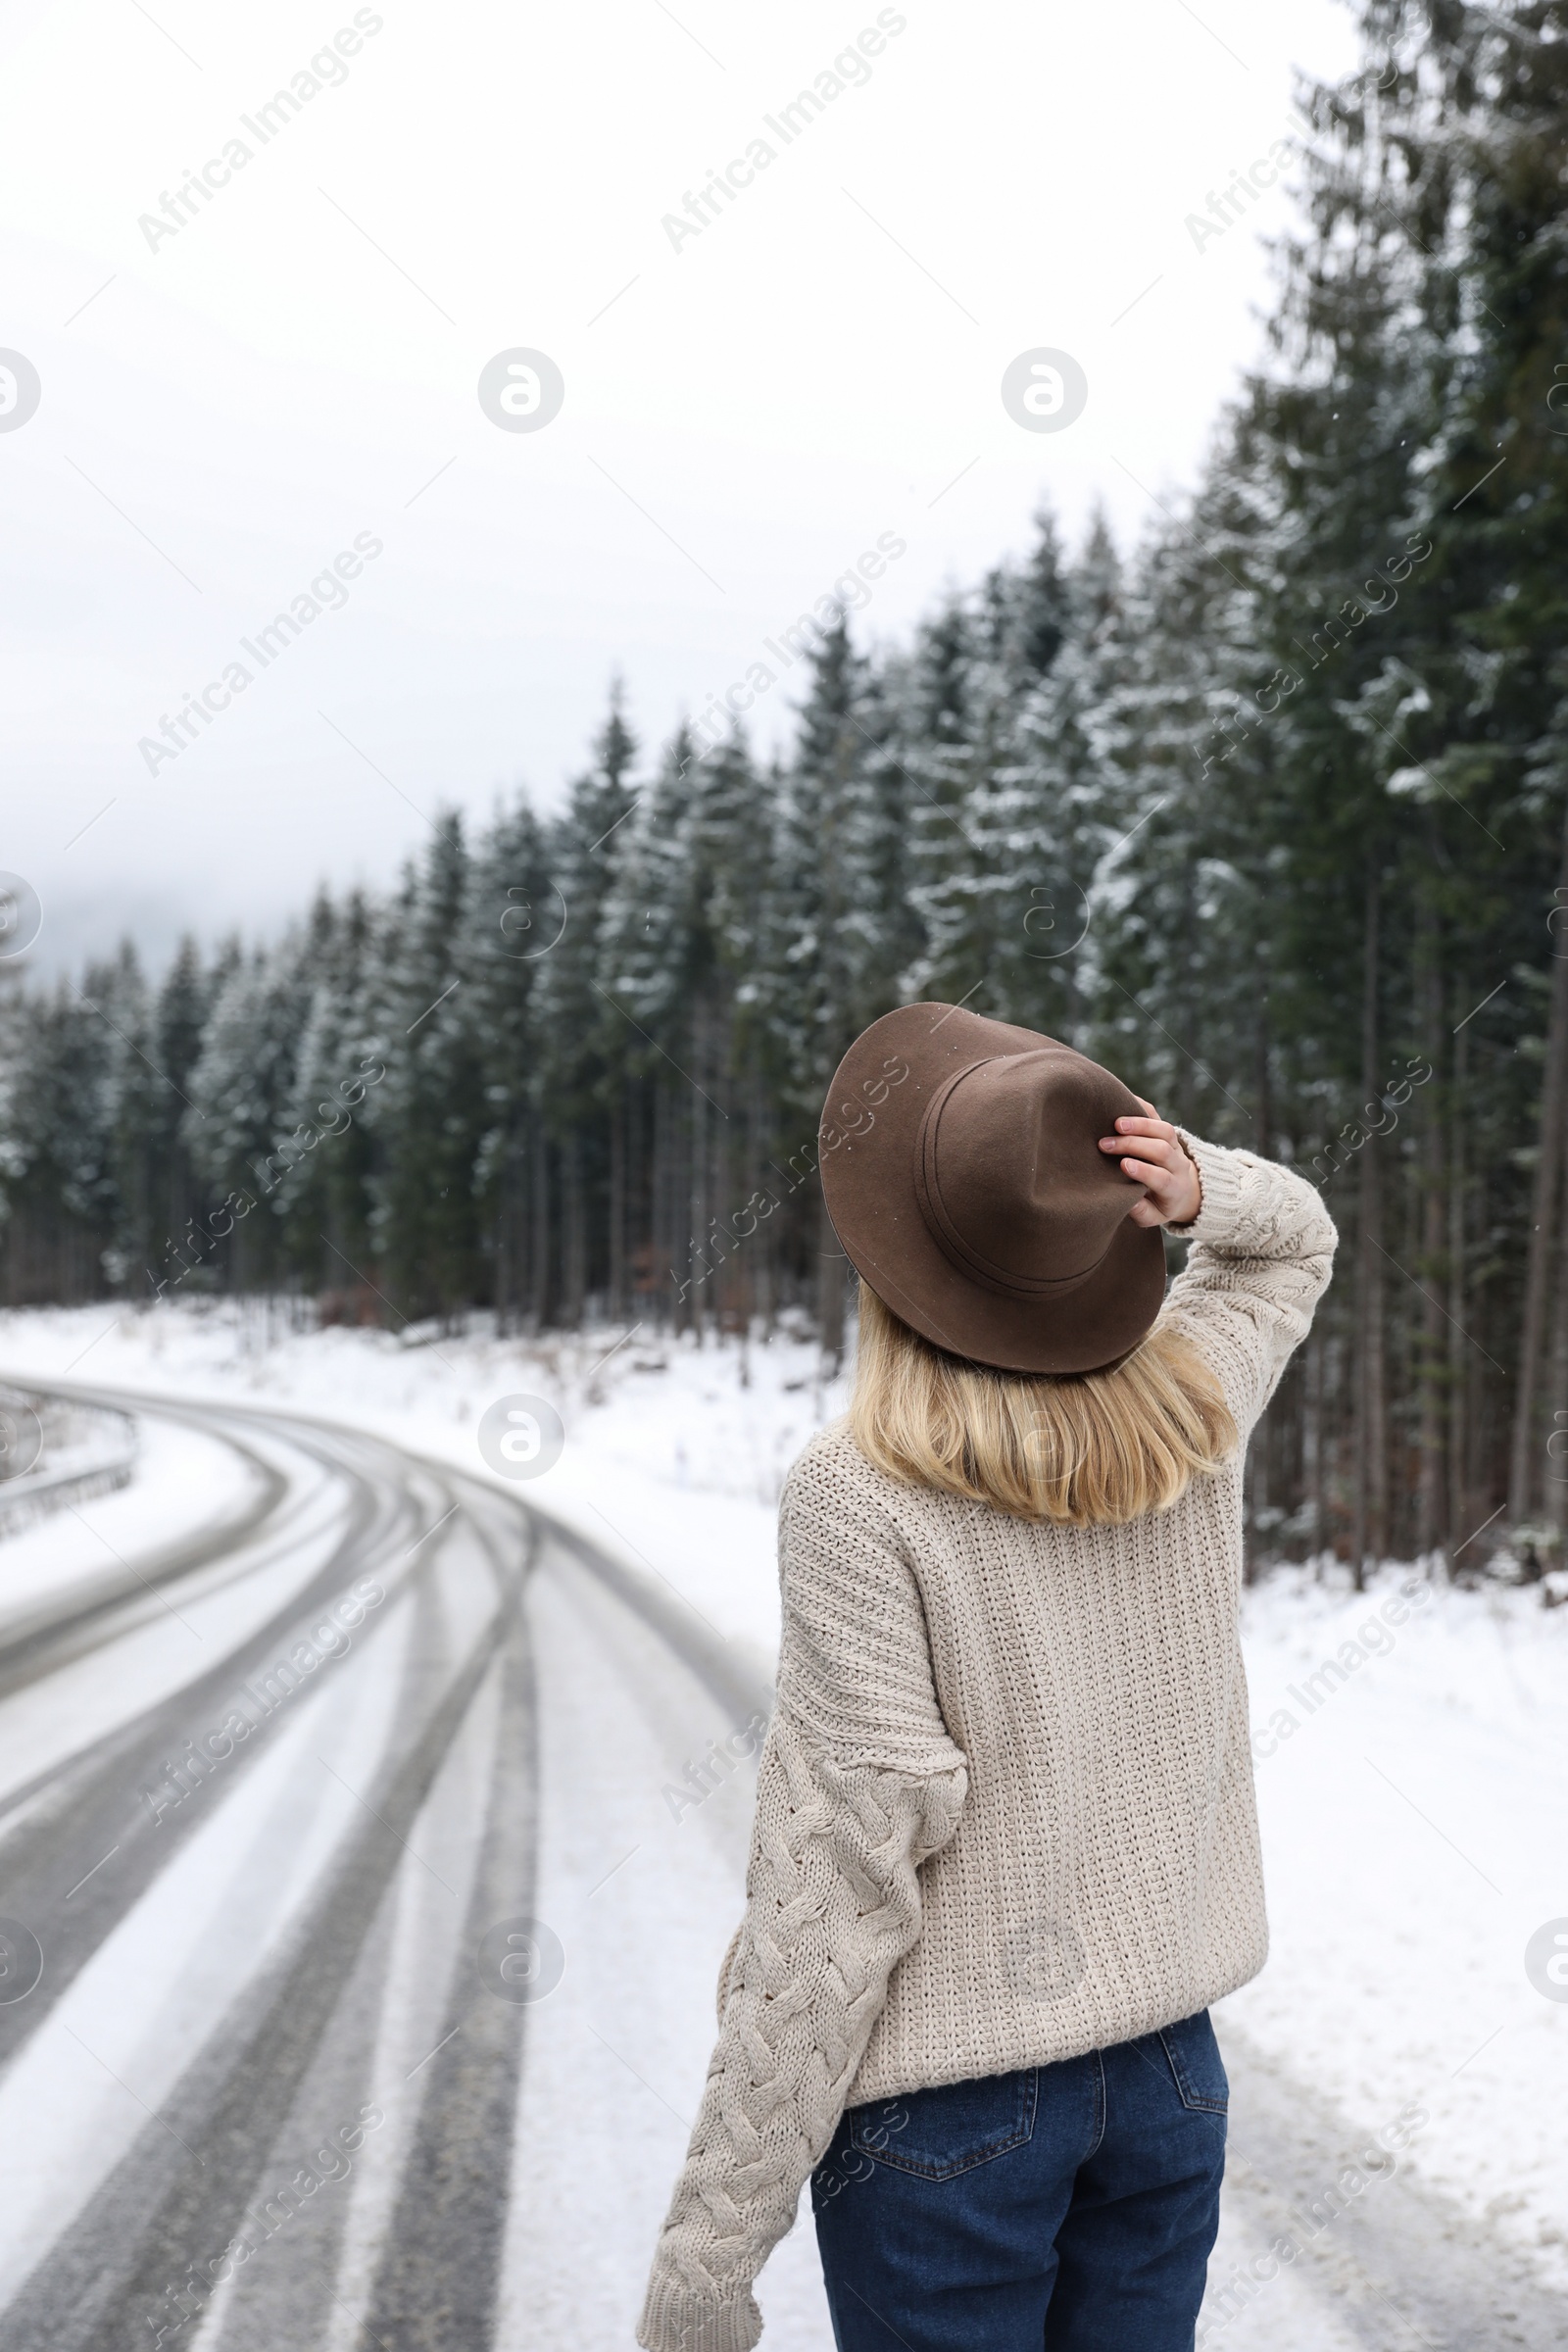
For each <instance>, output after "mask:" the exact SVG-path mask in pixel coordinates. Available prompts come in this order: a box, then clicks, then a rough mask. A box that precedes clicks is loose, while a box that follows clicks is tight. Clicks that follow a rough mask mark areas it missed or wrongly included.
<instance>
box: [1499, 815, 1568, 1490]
mask: <svg viewBox="0 0 1568 2352" xmlns="http://www.w3.org/2000/svg"><path fill="white" fill-rule="evenodd" d="M1557 889H1558V894H1559V895H1558V899H1557V904H1558V906H1562V905H1563V904H1564V901H1565V899H1568V807H1565V809H1564V816H1563V847H1562V872H1561V874H1560V876H1559V878H1558V884H1557ZM1554 944H1555V943H1554ZM1565 1103H1568V940H1565V941H1564V942H1563V953H1561V954H1559V955H1558V956H1556V958H1555V960H1554V962H1553V964H1552V967H1551V1006H1550V1010H1549V1011H1548V1013H1547V1016H1546V1066H1545V1069H1544V1073H1543V1076H1542V1082H1541V1130H1540V1139H1539V1145H1538V1149H1537V1152H1536V1174H1535V1182H1534V1185H1533V1186H1532V1188H1531V1201H1530V1252H1529V1257H1528V1260H1527V1262H1526V1267H1525V1296H1524V1309H1523V1313H1522V1316H1521V1320H1520V1332H1519V1377H1518V1381H1517V1384H1516V1386H1515V1389H1514V1409H1513V1444H1512V1447H1511V1452H1510V1465H1509V1476H1508V1517H1509V1520H1510V1522H1511V1523H1512V1525H1513V1526H1515V1527H1522V1526H1523V1525H1524V1524H1525V1522H1526V1521H1527V1520H1528V1519H1529V1517H1530V1514H1531V1510H1532V1508H1533V1507H1534V1504H1535V1499H1536V1495H1537V1494H1538V1493H1539V1491H1540V1486H1539V1480H1538V1477H1537V1466H1536V1437H1537V1430H1536V1415H1537V1406H1538V1403H1539V1401H1540V1375H1541V1345H1542V1340H1543V1338H1544V1334H1545V1327H1546V1309H1547V1299H1548V1291H1549V1288H1550V1283H1551V1259H1552V1248H1553V1238H1554V1237H1553V1234H1552V1218H1551V1210H1552V1204H1553V1202H1554V1201H1556V1198H1557V1183H1558V1176H1559V1172H1560V1170H1561V1166H1562V1143H1563V1112H1564V1106H1565Z"/></svg>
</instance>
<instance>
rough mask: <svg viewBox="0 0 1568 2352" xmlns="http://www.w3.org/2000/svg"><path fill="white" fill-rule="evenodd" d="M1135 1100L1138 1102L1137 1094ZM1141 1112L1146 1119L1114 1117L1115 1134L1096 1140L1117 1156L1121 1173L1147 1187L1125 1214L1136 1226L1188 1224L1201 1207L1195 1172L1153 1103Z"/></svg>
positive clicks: (1167, 1122) (1101, 1146)
mask: <svg viewBox="0 0 1568 2352" xmlns="http://www.w3.org/2000/svg"><path fill="white" fill-rule="evenodd" d="M1138 1100H1139V1102H1140V1103H1143V1101H1144V1099H1143V1097H1142V1095H1140V1096H1139V1098H1138ZM1144 1108H1145V1110H1146V1111H1147V1112H1148V1114H1149V1115H1148V1117H1147V1118H1142V1119H1140V1118H1125V1119H1118V1120H1117V1121H1116V1132H1115V1134H1114V1135H1103V1136H1102V1137H1101V1139H1100V1149H1101V1150H1102V1152H1116V1153H1118V1154H1119V1155H1120V1158H1121V1169H1122V1174H1123V1175H1124V1176H1131V1177H1133V1178H1134V1179H1135V1181H1136V1182H1137V1183H1139V1184H1141V1185H1143V1186H1145V1187H1146V1190H1145V1193H1144V1198H1143V1199H1142V1200H1141V1201H1134V1202H1133V1205H1132V1207H1131V1208H1130V1209H1129V1210H1128V1211H1127V1214H1128V1215H1129V1216H1130V1217H1131V1218H1132V1220H1133V1223H1134V1224H1135V1225H1190V1224H1191V1223H1192V1221H1193V1219H1194V1218H1195V1217H1196V1216H1197V1214H1198V1212H1199V1210H1200V1209H1201V1207H1202V1205H1203V1188H1202V1186H1201V1183H1200V1182H1199V1177H1198V1170H1197V1168H1196V1167H1195V1166H1194V1164H1193V1162H1192V1161H1191V1160H1190V1159H1189V1158H1188V1156H1187V1152H1186V1151H1185V1149H1184V1148H1183V1145H1182V1141H1181V1138H1180V1137H1179V1136H1178V1134H1177V1133H1176V1130H1175V1128H1174V1127H1173V1126H1172V1125H1171V1123H1170V1121H1169V1120H1168V1119H1162V1118H1161V1117H1160V1115H1159V1113H1158V1111H1157V1110H1156V1109H1155V1108H1154V1105H1153V1104H1152V1103H1144Z"/></svg>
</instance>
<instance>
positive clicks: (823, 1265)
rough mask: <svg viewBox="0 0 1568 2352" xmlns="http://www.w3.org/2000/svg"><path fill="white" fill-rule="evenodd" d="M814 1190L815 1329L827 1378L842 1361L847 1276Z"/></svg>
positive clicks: (824, 1209) (820, 1197)
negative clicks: (815, 1253)
mask: <svg viewBox="0 0 1568 2352" xmlns="http://www.w3.org/2000/svg"><path fill="white" fill-rule="evenodd" d="M815 1189H816V1197H817V1213H816V1250H817V1257H816V1328H817V1334H818V1337H819V1338H820V1341H821V1345H822V1362H823V1366H824V1368H825V1371H826V1374H827V1377H828V1378H829V1379H830V1380H831V1379H832V1378H833V1377H834V1375H835V1374H836V1373H837V1371H838V1369H839V1366H840V1364H841V1363H842V1362H843V1360H844V1291H845V1285H846V1282H847V1280H848V1275H849V1260H848V1259H847V1258H846V1256H845V1254H844V1251H843V1250H842V1249H841V1248H840V1246H839V1237H838V1235H837V1234H836V1233H835V1232H834V1230H833V1225H832V1220H831V1219H830V1218H829V1216H828V1213H827V1200H826V1197H825V1195H824V1194H823V1192H822V1188H821V1185H820V1183H818V1185H817V1186H816V1188H815Z"/></svg>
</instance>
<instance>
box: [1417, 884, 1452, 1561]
mask: <svg viewBox="0 0 1568 2352" xmlns="http://www.w3.org/2000/svg"><path fill="white" fill-rule="evenodd" d="M1418 956H1419V961H1418V968H1417V978H1416V993H1417V1001H1418V1003H1419V1005H1420V1008H1421V1033H1422V1050H1423V1053H1424V1054H1425V1056H1426V1059H1427V1060H1428V1062H1429V1063H1430V1064H1431V1066H1432V1071H1433V1077H1432V1079H1431V1080H1429V1082H1428V1083H1429V1085H1430V1087H1431V1092H1430V1093H1429V1094H1428V1096H1427V1098H1426V1101H1425V1102H1424V1103H1423V1104H1422V1107H1421V1111H1420V1114H1419V1115H1420V1118H1421V1123H1422V1132H1421V1159H1420V1177H1419V1183H1420V1215H1421V1257H1420V1271H1421V1291H1422V1303H1421V1329H1420V1337H1419V1341H1418V1353H1417V1359H1416V1379H1417V1383H1418V1389H1419V1395H1420V1438H1419V1447H1420V1473H1419V1487H1418V1492H1417V1496H1416V1549H1417V1550H1418V1551H1419V1552H1421V1553H1423V1554H1425V1553H1427V1552H1431V1551H1434V1550H1435V1549H1436V1548H1437V1546H1438V1544H1440V1543H1441V1542H1442V1541H1443V1539H1444V1536H1445V1534H1446V1532H1447V1531H1446V1526H1445V1503H1446V1482H1445V1479H1444V1475H1443V1440H1444V1409H1443V1408H1444V1373H1445V1354H1446V1349H1445V1331H1444V1314H1443V1300H1442V1299H1441V1297H1440V1296H1439V1292H1438V1285H1439V1283H1440V1282H1441V1281H1442V1279H1443V1256H1444V1250H1443V1245H1444V1238H1445V1216H1444V1197H1443V1196H1444V1178H1445V1176H1446V1148H1445V1146H1446V1139H1445V1136H1444V1131H1443V1112H1444V1103H1443V1093H1442V1088H1443V1081H1442V1079H1441V1077H1439V1075H1438V1073H1439V1071H1440V1070H1441V1068H1442V1066H1443V1054H1442V1029H1443V982H1442V976H1441V973H1440V971H1439V962H1438V956H1439V942H1438V923H1437V915H1436V911H1435V909H1434V908H1433V907H1432V906H1431V904H1430V902H1429V901H1423V903H1422V907H1421V914H1420V931H1419V947H1418Z"/></svg>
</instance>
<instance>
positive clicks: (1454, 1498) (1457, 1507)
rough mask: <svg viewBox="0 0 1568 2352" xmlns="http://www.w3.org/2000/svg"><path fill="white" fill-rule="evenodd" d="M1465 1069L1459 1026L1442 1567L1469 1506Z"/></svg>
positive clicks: (1451, 1124) (1464, 1534)
mask: <svg viewBox="0 0 1568 2352" xmlns="http://www.w3.org/2000/svg"><path fill="white" fill-rule="evenodd" d="M1469 1074H1470V1033H1469V1031H1468V1030H1466V1029H1461V1030H1460V1031H1459V1033H1458V1042H1457V1044H1456V1046H1455V1048H1454V1055H1453V1095H1452V1100H1451V1102H1450V1103H1449V1104H1448V1133H1449V1138H1450V1141H1449V1148H1448V1547H1447V1550H1448V1573H1449V1575H1450V1576H1451V1575H1452V1574H1453V1568H1454V1562H1455V1560H1456V1559H1457V1557H1458V1554H1459V1551H1460V1550H1461V1548H1462V1547H1463V1545H1464V1544H1465V1543H1466V1541H1467V1539H1468V1537H1469V1535H1470V1530H1469V1528H1468V1527H1467V1526H1466V1525H1465V1520H1466V1516H1467V1514H1468V1511H1469V1508H1470V1500H1469V1480H1468V1477H1467V1466H1468V1462H1469V1454H1470V1388H1469V1378H1468V1375H1469V1369H1470V1367H1469V1362H1468V1359H1467V1357H1466V1353H1465V1346H1466V1343H1465V1336H1464V1317H1465V1275H1466V1272H1467V1270H1468V1269H1467V1266H1466V1262H1465V1241H1466V1232H1465V1225H1466V1217H1465V1211H1466V1208H1467V1206H1468V1195H1469V1182H1470V1180H1469V1174H1468V1171H1467V1169H1466V1166H1465V1150H1464V1146H1465V1126H1464V1122H1465V1094H1466V1090H1467V1082H1468V1079H1469Z"/></svg>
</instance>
